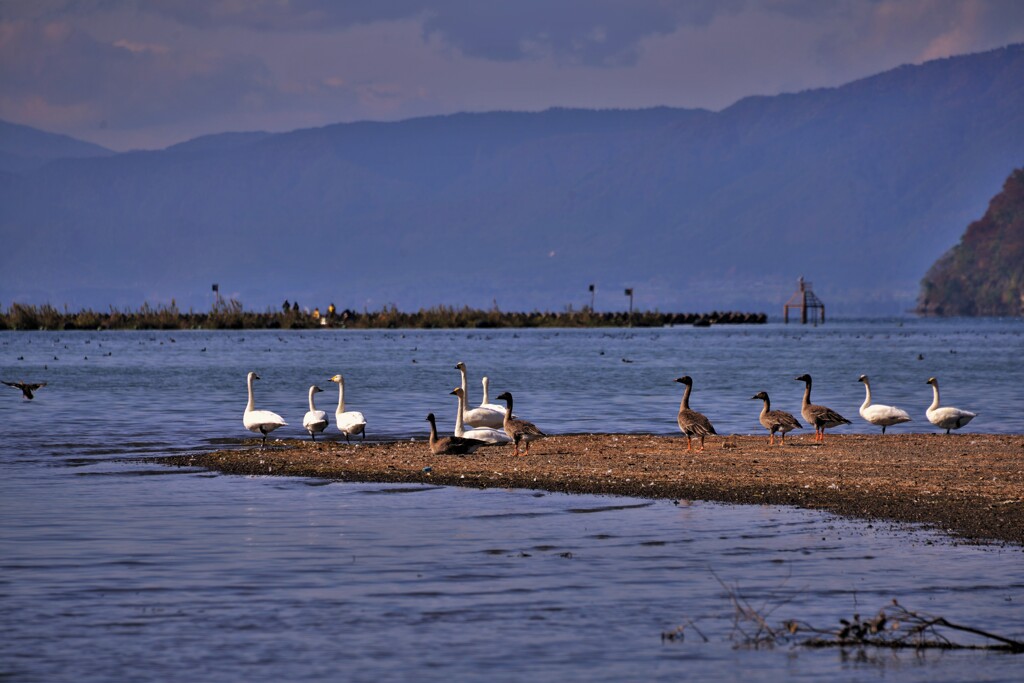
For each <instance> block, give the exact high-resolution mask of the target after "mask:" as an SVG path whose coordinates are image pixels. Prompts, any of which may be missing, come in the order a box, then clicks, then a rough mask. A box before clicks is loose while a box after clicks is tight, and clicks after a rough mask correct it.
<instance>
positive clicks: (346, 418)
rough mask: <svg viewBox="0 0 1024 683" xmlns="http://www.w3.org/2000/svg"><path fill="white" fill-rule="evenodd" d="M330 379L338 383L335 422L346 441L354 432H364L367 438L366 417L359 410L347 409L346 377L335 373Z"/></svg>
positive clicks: (364, 436)
mask: <svg viewBox="0 0 1024 683" xmlns="http://www.w3.org/2000/svg"><path fill="white" fill-rule="evenodd" d="M330 381H332V382H335V383H337V385H338V409H337V410H336V411H334V424H335V425H336V426H337V427H338V431H339V432H341V433H342V434H344V435H345V441H348V440H349V437H350V436H352V435H353V434H362V435H363V438H364V439H365V438H366V418H364V417H363V414H362V413H360V412H358V411H355V410H349V411H346V410H345V378H344V377H342V376H341V375H335V376H334V377H332V378H331V380H330Z"/></svg>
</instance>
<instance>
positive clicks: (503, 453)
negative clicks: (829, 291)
mask: <svg viewBox="0 0 1024 683" xmlns="http://www.w3.org/2000/svg"><path fill="white" fill-rule="evenodd" d="M812 439H813V437H812V436H807V437H803V436H800V437H796V438H790V439H787V440H786V446H785V447H784V448H780V447H779V446H777V445H776V446H773V447H769V446H768V444H767V439H766V438H765V437H761V436H730V437H725V438H713V439H709V440H708V443H707V448H706V449H705V450H704V452H702V453H697V452H694V453H687V452H686V443H685V440H683V439H681V438H680V437H667V436H649V435H636V434H629V435H624V434H596V435H594V434H588V435H567V436H555V437H550V438H548V439H545V440H543V441H540V442H537V443H536V444H534V446H533V448H532V449H531V453H530V455H529V456H528V457H519V458H517V457H513V456H512V449H511V446H498V447H490V448H485V449H482V450H480V451H478V452H477V453H476V454H474V455H471V456H466V457H456V456H434V455H432V454H431V453H430V450H429V449H428V447H427V445H426V443H425V442H424V441H423V440H417V441H415V442H411V441H395V442H389V443H366V444H356V443H353V444H351V445H347V444H345V443H344V442H336V441H318V442H316V443H315V444H314V443H311V442H309V441H288V442H285V443H284V445H283V446H282V445H275V446H274V447H268V448H267V450H265V451H260V450H259V449H258V440H257V441H253V442H251V443H252V444H253V447H252V448H246V449H242V450H227V451H216V452H211V453H200V454H194V455H185V456H175V457H172V458H161V459H160V460H159V461H160V462H161V463H164V464H172V465H179V466H195V467H203V468H207V469H211V470H217V471H221V472H225V473H231V474H253V475H256V474H259V475H279V476H302V477H320V478H326V479H337V480H345V481H379V482H424V483H432V484H443V485H452V486H471V487H488V488H489V487H500V488H532V489H540V490H546V491H558V492H564V493H598V494H614V495H624V496H638V497H644V498H669V499H689V500H708V501H718V502H726V503H746V504H768V505H793V506H797V507H802V508H812V509H822V510H828V511H830V512H834V513H837V514H840V515H844V516H848V517H854V518H860V519H870V520H890V521H895V522H912V523H923V524H927V525H929V526H933V527H935V528H937V529H940V530H944V531H947V532H949V533H951V534H954V535H957V536H961V537H963V538H966V539H971V540H977V541H1004V542H1010V543H1014V544H1018V545H1024V435H992V434H956V435H951V436H946V435H944V434H906V435H899V434H897V435H886V436H884V437H882V436H880V435H870V436H868V435H842V434H836V435H831V434H830V435H829V436H828V441H827V443H826V444H825V445H823V446H819V445H815V444H814V443H813V440H812ZM427 468H429V469H427Z"/></svg>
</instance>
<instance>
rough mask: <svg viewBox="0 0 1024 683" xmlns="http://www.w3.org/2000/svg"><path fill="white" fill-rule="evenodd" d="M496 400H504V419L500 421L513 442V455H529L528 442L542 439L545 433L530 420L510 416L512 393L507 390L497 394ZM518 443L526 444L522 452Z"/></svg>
mask: <svg viewBox="0 0 1024 683" xmlns="http://www.w3.org/2000/svg"><path fill="white" fill-rule="evenodd" d="M497 400H499V401H504V402H505V420H504V421H503V422H502V426H503V427H504V428H505V433H506V434H508V438H510V439H512V443H513V444H515V452H514V453H513V455H529V454H530V442H531V441H537V440H538V439H543V438H544V437H546V436H547V434H545V433H544V432H542V431H540V430H539V429H537V425H535V424H533V423H532V422H527V421H526V420H522V419H520V418H518V417H512V394H510V393H509V392H507V391H506V392H503V393H501V394H499V395H498V397H497ZM520 443H525V444H526V451H525V452H524V453H520V452H519V444H520Z"/></svg>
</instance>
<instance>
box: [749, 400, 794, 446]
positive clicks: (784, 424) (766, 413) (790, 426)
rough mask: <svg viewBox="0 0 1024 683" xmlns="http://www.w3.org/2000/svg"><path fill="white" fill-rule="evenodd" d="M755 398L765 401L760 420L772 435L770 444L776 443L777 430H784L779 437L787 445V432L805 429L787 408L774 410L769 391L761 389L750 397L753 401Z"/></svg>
mask: <svg viewBox="0 0 1024 683" xmlns="http://www.w3.org/2000/svg"><path fill="white" fill-rule="evenodd" d="M755 398H759V399H761V400H762V401H764V407H763V408H761V416H760V417H759V418H758V420H759V421H760V422H761V424H762V425H764V428H765V429H767V430H768V431H769V432H771V433H772V435H771V436H770V437H769V438H768V445H769V446H771V445H774V444H775V432H782V436H781V437H780V438H779V443H780V444H782V445H783V446H784V445H786V432H791V431H793V430H794V429H803V428H804V426H803V425H802V424H800V422H799V421H798V420H797V419H796V418H795V417H793V416H792V415H791V414H789V413H787V412H786V411H785V410H772V402H771V399H770V398H768V392H766V391H761V392H758V393H756V394H754V395H753V396H751V397H750V400H751V401H753V400H754V399H755Z"/></svg>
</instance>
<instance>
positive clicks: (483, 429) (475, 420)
mask: <svg viewBox="0 0 1024 683" xmlns="http://www.w3.org/2000/svg"><path fill="white" fill-rule="evenodd" d="M455 369H456V370H458V371H459V372H460V373H461V375H462V385H461V386H459V387H456V388H455V389H453V390H452V391H451V392H450V393H451V395H453V396H455V397H456V398H457V400H458V409H457V412H456V415H455V433H454V434H453V435H452V436H446V437H439V436H438V433H437V420H436V418H435V417H434V414H433V413H430V414H429V415H427V417H426V421H427V422H429V423H430V438H429V443H430V450H431V452H432V453H434V454H435V455H465V454H468V453H473V452H474V451H476V450H477V449H478V448H480V447H482V446H489V445H494V444H505V443H512V444H513V446H514V451H513V452H514V454H515V455H529V453H530V442H531V441H536V440H537V439H542V438H544V437H545V436H546V434H544V432H542V431H541V430H540V429H538V428H537V426H536V425H534V424H533V423H532V422H528V421H526V420H523V419H520V418H518V417H515V416H514V415H512V405H513V399H512V394H511V393H509V392H507V391H506V392H504V393H502V394H500V395H498V397H497V399H498V400H499V401H504V402H505V405H504V406H501V405H499V404H496V403H490V402H488V395H487V392H488V379H487V377H484V378H483V380H482V384H483V390H484V396H483V400H482V401H481V403H480V405H479V406H477V407H476V408H470V407H469V406H468V404H467V398H466V397H467V395H468V385H467V374H466V364H465V363H463V362H461V361H460V362H459V363H457V364H456V365H455ZM259 378H260V377H259V375H257V374H256V373H255V372H250V373H249V375H248V389H249V402H248V403H247V404H246V406H245V412H244V413H243V414H242V424H244V425H245V428H246V429H248V430H250V431H253V432H257V433H259V434H262V435H263V441H262V443H261V447H265V446H266V442H267V435H268V434H270V433H271V432H272V431H274V430H275V429H277V428H278V427H283V426H286V425H287V424H288V423H287V422H285V421H284V419H283V418H282V417H281V416H280V415H278V414H277V413H275V412H272V411H269V410H257V409H256V406H255V402H254V399H253V382H254V381H255V380H258V379H259ZM794 379H795V380H796V381H799V382H803V383H804V396H803V401H802V402H801V406H800V415H801V416H802V417H803V418H804V420H806V421H807V423H808V424H809V425H812V426H813V427H814V440H815V441H816V442H820V443H824V441H825V430H826V429H829V428H833V427H838V426H840V425H844V424H851V422H850V421H849V420H847V419H846V418H845V417H843V416H842V415H840V414H839V413H837V412H836V411H834V410H832V409H831V408H828V407H826V406H822V405H816V404H814V403H811V383H812V380H811V376H810V375H808V374H803V375H800V376H799V377H796V378H794ZM329 381H331V382H335V383H336V384H337V385H338V408H337V410H336V411H335V413H334V424H335V426H336V427H337V429H338V431H339V432H341V433H342V434H344V435H345V440H346V441H348V440H349V438H350V437H351V436H353V435H355V434H361V435H362V436H363V438H364V439H365V438H366V418H364V417H363V414H362V413H360V412H357V411H354V410H345V379H344V378H343V377H342V376H341V375H335V376H334V377H331V378H330V380H329ZM675 381H676V382H679V383H680V384H682V385H684V386H685V387H686V388H685V389H684V390H683V399H682V401H681V402H680V404H679V413H678V415H677V417H676V420H677V422H678V424H679V429H680V431H682V433H683V434H684V435H685V436H686V450H687V451H690V450H692V442H691V439H693V438H699V439H700V447H699V448H698V450H704V439H705V438H706V437H707V436H710V435H712V434H717V432H716V431H715V427H714V425H713V424H711V421H710V420H709V419H708V418H707V416H705V415H704V414H703V413H699V412H697V411H696V410H693V409H691V408H690V394H691V392H692V391H693V379H692V378H691V377H690V376H689V375H683V376H682V377H679V378H677V379H676V380H675ZM859 381H860V382H863V384H864V391H865V397H864V403H863V404H862V405H861V407H860V416H861V417H862V418H864V420H866V421H867V422H869V423H871V424H873V425H876V426H879V427H881V428H882V434H885V428H886V427H891V426H893V425H897V424H901V423H903V422H909V421H910V415H909V414H908V413H907V411H905V410H902V409H900V408H897V407H895V406H888V405H882V404H877V403H872V402H871V385H870V384H869V383H868V377H867V375H861V376H860V379H859ZM927 383H928V384H930V385H931V387H932V392H933V399H932V403H931V405H930V406H929V407H928V409H927V410H926V411H925V414H926V416H927V417H928V421H929V422H931V423H932V424H933V425H935V426H937V427H939V428H941V429H945V430H946V433H947V434H949V433H950V430H952V429H959V428H961V427H963V426H964V425H966V424H967V423H968V422H970V421H971V420H972V419H973V418H974V417H976V413H972V412H970V411H967V410H961V409H959V408H953V407H951V406H940V405H939V382H938V380H936V379H935V378H934V377H931V378H929V379H928V382H927ZM321 391H323V390H322V389H321V388H320V387H318V386H316V385H315V384H314V385H313V386H311V387H310V388H309V411H308V412H307V413H306V415H305V416H304V417H303V420H302V426H303V428H305V430H306V431H307V432H309V436H310V438H311V439H312V440H314V441H315V440H316V435H317V434H322V433H323V432H324V430H326V429H327V426H328V424H329V420H328V417H327V413H326V412H325V411H323V410H318V409H317V407H316V405H315V403H314V396H315V395H316V394H317V393H319V392H321ZM750 398H751V400H755V399H759V400H761V401H763V407H762V408H761V414H760V416H759V421H760V423H761V425H762V426H764V428H765V429H767V430H768V431H769V438H768V443H769V445H774V444H775V435H776V433H778V434H780V435H781V436H780V437H779V442H780V444H783V445H784V444H785V439H786V434H787V433H788V432H791V431H793V430H794V429H802V428H803V425H802V424H801V423H800V421H799V420H797V419H796V417H794V416H793V415H791V414H790V413H787V412H786V411H784V410H772V409H771V399H770V398H769V397H768V394H767V392H764V391H761V392H758V393H757V394H754V395H753V396H751V397H750ZM467 425H468V427H469V428H468V429H467ZM521 446H523V447H525V450H522V451H520V447H521Z"/></svg>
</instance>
